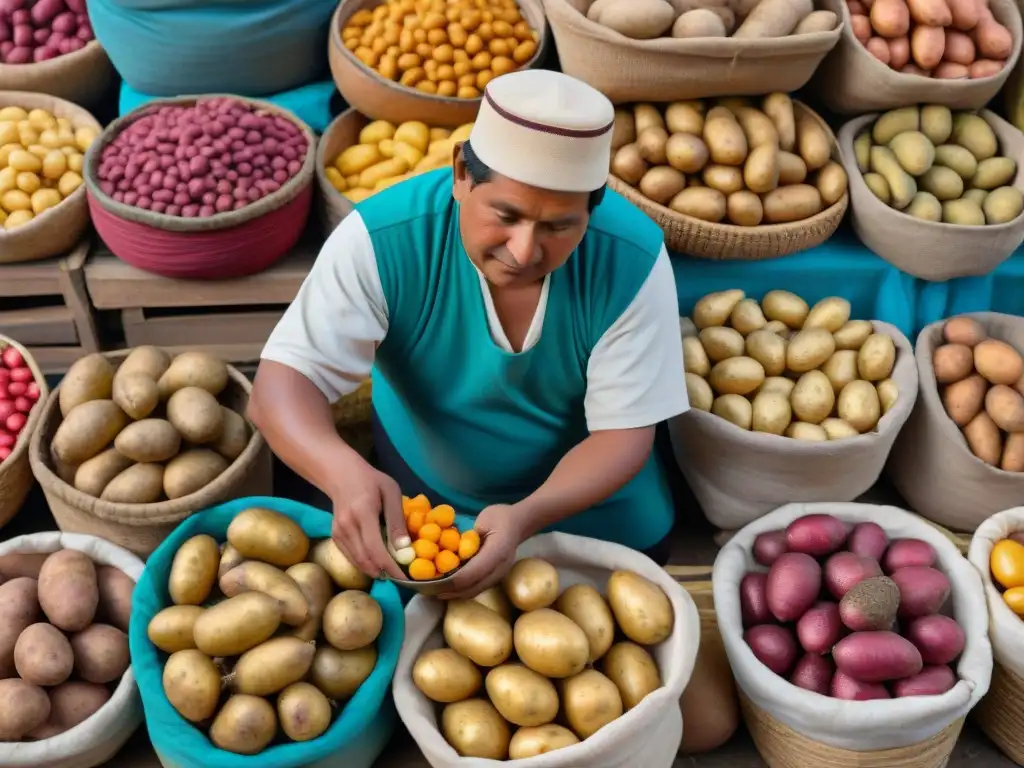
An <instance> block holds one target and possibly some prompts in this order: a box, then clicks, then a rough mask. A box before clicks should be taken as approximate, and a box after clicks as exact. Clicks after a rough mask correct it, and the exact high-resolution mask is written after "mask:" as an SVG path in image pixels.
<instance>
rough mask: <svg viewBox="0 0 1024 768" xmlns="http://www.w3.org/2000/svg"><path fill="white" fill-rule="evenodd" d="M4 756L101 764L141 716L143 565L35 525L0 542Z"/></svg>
mask: <svg viewBox="0 0 1024 768" xmlns="http://www.w3.org/2000/svg"><path fill="white" fill-rule="evenodd" d="M0 566H3V568H2V569H3V570H5V571H8V570H13V571H17V572H19V573H20V574H22V575H19V576H13V577H12V578H9V579H8V580H6V581H5V582H4V584H2V585H0V604H2V605H3V616H2V620H0V623H2V630H0V673H2V675H3V678H4V679H3V680H0V686H3V699H4V706H3V707H2V708H0V736H2V738H3V741H4V742H5V743H4V744H3V745H0V760H2V761H3V762H4V763H5V764H7V765H11V766H22V767H24V768H28V767H29V766H37V765H47V766H53V768H72V767H73V766H83V767H88V766H94V765H101V764H103V763H105V762H106V761H107V760H109V759H110V758H111V757H113V756H114V754H115V753H116V752H117V751H118V750H119V749H120V748H121V747H122V746H123V745H124V743H125V742H126V741H127V740H128V738H129V737H130V736H131V735H132V732H133V731H134V730H135V729H136V728H137V727H138V726H139V724H140V723H141V722H142V707H141V706H140V703H139V695H138V691H137V690H136V688H135V677H134V675H133V674H132V669H131V667H130V666H129V653H128V636H127V635H126V634H125V633H126V632H127V631H128V620H129V616H130V613H131V602H132V591H133V589H134V587H135V582H136V580H137V579H138V578H139V575H140V574H141V573H142V569H143V565H142V561H140V560H139V559H138V558H137V557H135V556H134V555H132V554H131V553H129V552H127V551H125V550H123V549H121V548H120V547H116V546H114V545H112V544H110V543H108V542H106V541H103V540H102V539H98V538H95V537H93V536H82V535H78V534H60V533H38V534H31V535H28V536H20V537H18V538H15V539H11V540H10V541H7V542H4V543H3V544H0Z"/></svg>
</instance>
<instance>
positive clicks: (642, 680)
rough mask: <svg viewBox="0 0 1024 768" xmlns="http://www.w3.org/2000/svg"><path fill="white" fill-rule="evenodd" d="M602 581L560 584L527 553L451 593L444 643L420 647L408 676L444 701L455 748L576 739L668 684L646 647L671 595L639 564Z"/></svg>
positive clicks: (522, 753) (486, 751)
mask: <svg viewBox="0 0 1024 768" xmlns="http://www.w3.org/2000/svg"><path fill="white" fill-rule="evenodd" d="M606 591H607V600H606V599H605V597H604V596H603V595H602V594H601V593H600V592H599V591H598V590H597V589H595V588H594V587H592V586H590V585H589V584H583V583H580V584H573V585H572V586H569V587H567V588H566V589H565V590H561V589H560V585H559V576H558V571H557V570H556V569H555V567H554V566H553V565H551V564H550V563H548V562H547V561H545V560H540V559H538V558H527V559H524V560H520V561H519V562H517V563H516V564H515V565H514V566H513V568H512V570H511V571H510V572H509V575H508V576H507V577H506V579H505V582H504V584H503V585H502V586H501V587H495V588H493V589H490V590H487V591H486V592H484V593H482V594H480V595H478V596H477V597H476V598H475V599H473V600H453V601H451V602H449V603H448V607H447V610H446V612H445V617H444V627H443V632H444V640H445V643H446V646H445V647H443V648H436V649H432V650H428V651H424V652H423V653H421V654H420V655H419V657H418V658H417V659H416V662H415V664H414V665H413V670H412V677H413V682H414V683H415V684H416V687H417V688H419V690H420V691H421V692H422V693H423V695H424V696H426V697H427V698H428V699H430V700H431V701H435V702H437V703H439V704H442V705H444V708H443V710H442V712H441V717H440V720H441V731H442V734H443V735H444V738H445V739H446V740H447V741H448V743H449V744H451V745H452V747H453V748H454V749H455V751H456V752H458V753H459V755H461V756H462V757H479V758H486V759H491V760H520V759H523V758H528V757H534V756H536V755H540V754H543V753H545V752H550V751H552V750H555V749H561V748H563V747H568V746H572V745H573V744H578V743H579V742H580V741H581V740H582V739H586V738H587V737H589V736H591V735H593V734H594V733H596V732H597V731H598V730H599V729H601V728H603V727H604V726H606V725H607V724H608V723H610V722H612V721H613V720H615V719H617V718H619V717H621V716H622V714H623V712H625V711H628V710H630V709H632V708H633V707H635V706H636V705H637V704H639V703H640V701H641V700H642V699H643V698H644V697H645V696H647V694H649V693H650V692H651V691H653V690H655V689H657V688H660V687H661V684H662V683H661V676H660V673H659V671H658V666H657V664H656V663H655V661H654V659H653V658H652V656H651V654H650V653H649V651H648V650H647V649H646V648H645V647H644V646H652V645H657V644H658V643H660V642H662V641H664V640H665V639H667V638H668V637H669V635H670V634H671V633H672V627H673V624H674V621H675V616H674V613H673V611H672V604H671V602H669V599H668V597H667V596H666V595H665V593H664V592H663V591H662V590H661V588H660V587H659V586H658V585H656V584H654V583H652V582H650V581H648V580H647V579H645V578H643V577H642V576H638V575H637V574H635V573H633V572H631V571H614V572H613V573H612V574H611V575H610V576H609V578H608V585H607V589H606ZM617 631H621V633H622V635H624V636H625V639H624V640H622V641H620V642H615V640H616V632H617ZM513 654H514V657H515V660H513ZM481 667H482V668H483V669H484V671H483V672H481V670H480V668H481ZM559 712H561V714H562V715H563V717H564V719H563V720H560V722H564V725H560V724H558V723H556V722H555V721H556V719H557V718H558V716H559ZM513 729H517V730H515V733H514V734H513V733H512V731H513Z"/></svg>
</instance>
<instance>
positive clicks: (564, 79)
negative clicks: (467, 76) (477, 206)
mask: <svg viewBox="0 0 1024 768" xmlns="http://www.w3.org/2000/svg"><path fill="white" fill-rule="evenodd" d="M614 122H615V109H614V107H612V103H611V102H610V101H609V100H608V99H607V98H606V97H605V96H604V94H602V93H601V92H599V91H597V90H595V89H594V88H592V87H590V86H589V85H587V84H586V83H584V82H582V81H580V80H577V79H576V78H573V77H569V76H568V75H564V74H562V73H561V72H550V71H548V70H543V69H524V70H520V71H519V72H511V73H509V74H507V75H502V76H501V77H497V78H495V79H494V80H492V81H491V82H489V83H488V84H487V87H486V88H485V89H484V96H483V99H482V100H481V104H480V112H479V114H478V115H477V118H476V123H475V124H474V126H473V131H472V133H471V134H470V136H469V141H470V143H471V144H472V145H473V151H474V152H475V153H476V156H477V157H479V158H480V160H481V161H482V162H483V163H485V164H486V165H487V166H488V167H490V168H491V169H493V170H494V171H495V172H497V173H500V174H501V175H502V176H507V177H509V178H510V179H514V180H515V181H519V182H522V183H523V184H529V185H531V186H534V187H540V188H541V189H550V190H556V191H559V192H592V191H594V190H595V189H600V188H601V187H603V186H604V184H605V181H606V180H607V178H608V163H609V161H610V159H611V151H612V126H613V125H614Z"/></svg>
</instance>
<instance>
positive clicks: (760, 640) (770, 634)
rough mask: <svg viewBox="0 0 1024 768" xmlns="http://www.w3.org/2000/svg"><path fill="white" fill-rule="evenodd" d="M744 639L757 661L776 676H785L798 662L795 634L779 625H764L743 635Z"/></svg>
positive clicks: (753, 628)
mask: <svg viewBox="0 0 1024 768" xmlns="http://www.w3.org/2000/svg"><path fill="white" fill-rule="evenodd" d="M743 639H744V640H745V641H746V643H747V645H749V646H750V650H752V651H753V652H754V656H756V657H757V660H758V661H760V662H761V663H762V664H764V665H765V666H766V667H768V669H770V670H771V671H772V672H774V673H775V674H776V675H785V674H786V673H788V672H789V670H790V669H791V668H792V667H793V662H795V661H796V656H797V646H796V640H794V639H793V633H792V632H790V631H789V630H788V629H785V628H784V627H780V626H778V625H777V624H762V625H760V626H758V627H751V628H750V629H748V630H747V631H746V632H744V633H743Z"/></svg>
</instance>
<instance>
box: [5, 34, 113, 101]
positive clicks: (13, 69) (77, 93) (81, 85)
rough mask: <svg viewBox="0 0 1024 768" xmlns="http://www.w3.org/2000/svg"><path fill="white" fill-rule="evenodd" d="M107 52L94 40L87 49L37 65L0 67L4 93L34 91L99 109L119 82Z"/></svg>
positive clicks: (40, 62) (37, 63)
mask: <svg viewBox="0 0 1024 768" xmlns="http://www.w3.org/2000/svg"><path fill="white" fill-rule="evenodd" d="M115 76H116V75H115V73H114V66H113V64H111V63H110V59H108V58H107V52H106V51H104V50H103V47H102V46H101V45H100V44H99V41H98V40H93V41H92V42H90V43H88V44H87V45H86V46H85V47H84V48H79V49H78V50H77V51H74V52H72V53H66V54H64V55H63V56H58V57H57V58H55V59H49V60H47V61H39V62H35V63H33V64H0V91H31V92H32V93H37V94H48V95H50V96H56V97H57V98H59V99H67V100H68V101H71V102H74V103H75V104H82V105H84V106H86V107H98V106H99V105H100V102H101V101H102V100H103V97H104V96H106V95H107V91H108V90H109V89H110V86H111V83H113V82H114V79H115Z"/></svg>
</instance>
